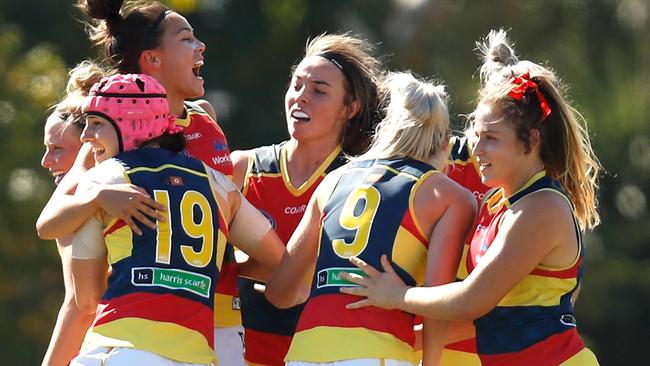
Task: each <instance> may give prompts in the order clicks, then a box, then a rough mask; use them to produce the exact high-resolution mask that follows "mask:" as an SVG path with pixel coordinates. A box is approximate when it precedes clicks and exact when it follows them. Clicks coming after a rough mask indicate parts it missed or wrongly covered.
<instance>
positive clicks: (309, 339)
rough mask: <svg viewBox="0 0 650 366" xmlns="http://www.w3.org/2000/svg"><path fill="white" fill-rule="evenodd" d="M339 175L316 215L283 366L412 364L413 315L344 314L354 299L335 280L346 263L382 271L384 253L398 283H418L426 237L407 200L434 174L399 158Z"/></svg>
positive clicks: (358, 164) (360, 164) (349, 268)
mask: <svg viewBox="0 0 650 366" xmlns="http://www.w3.org/2000/svg"><path fill="white" fill-rule="evenodd" d="M341 169H343V171H342V172H341V173H342V174H341V175H340V177H339V180H338V182H336V183H335V186H334V188H333V191H332V192H331V195H330V196H329V198H328V200H327V203H325V206H324V209H323V213H322V219H321V225H320V226H321V227H320V248H319V252H318V258H317V260H316V268H315V272H314V276H313V281H312V285H311V286H312V287H311V294H310V297H309V300H308V301H307V303H306V305H305V308H304V310H303V313H302V315H301V316H300V320H299V321H298V326H297V328H296V334H295V335H294V338H293V342H292V344H291V348H290V349H289V353H288V354H287V358H286V360H287V361H307V362H333V361H337V360H345V359H367V358H374V359H395V360H403V361H406V362H411V363H414V364H416V363H417V360H416V358H415V353H414V350H413V344H414V340H415V336H414V332H413V322H414V318H413V315H412V314H408V313H406V312H403V311H400V310H385V309H380V308H376V307H368V308H363V309H356V310H348V309H346V308H345V305H346V304H349V303H352V302H354V301H357V300H358V297H355V296H352V295H346V294H341V293H340V292H339V289H340V287H342V286H352V285H353V284H352V283H350V282H347V281H346V280H344V279H342V278H341V275H340V274H341V272H344V271H345V272H354V273H359V270H358V269H357V268H356V267H354V266H353V265H352V264H351V263H350V262H349V261H348V258H349V257H350V256H358V257H359V258H361V259H362V260H364V261H366V262H367V263H368V264H370V265H372V266H375V267H381V265H380V258H381V256H382V255H383V254H387V255H388V259H389V260H390V261H391V263H392V264H393V266H394V268H395V269H396V272H397V273H398V275H399V276H400V277H401V278H402V280H404V282H406V283H407V284H408V285H411V286H415V285H419V284H422V282H423V280H424V271H425V268H426V260H427V249H428V245H429V238H427V237H426V235H425V234H424V233H423V232H422V229H421V228H420V226H419V224H418V220H417V218H416V217H415V213H414V208H413V200H414V196H415V192H416V189H417V187H418V185H419V184H420V183H421V182H422V181H424V180H425V179H426V177H427V176H429V175H431V174H434V173H437V171H436V170H434V169H433V168H432V167H431V166H429V165H427V164H425V163H422V162H419V161H416V160H412V159H405V158H399V159H390V160H388V159H387V160H361V161H353V162H352V163H350V164H348V165H346V166H344V167H343V168H341ZM332 174H338V172H336V171H335V172H333V173H332Z"/></svg>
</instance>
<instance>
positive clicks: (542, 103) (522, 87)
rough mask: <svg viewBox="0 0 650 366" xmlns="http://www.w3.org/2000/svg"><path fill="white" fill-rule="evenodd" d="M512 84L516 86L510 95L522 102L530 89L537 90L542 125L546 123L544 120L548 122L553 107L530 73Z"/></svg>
mask: <svg viewBox="0 0 650 366" xmlns="http://www.w3.org/2000/svg"><path fill="white" fill-rule="evenodd" d="M512 84H515V86H514V87H513V88H512V90H510V92H509V93H508V95H509V96H511V97H512V98H513V99H515V100H521V98H523V96H524V94H525V93H526V91H528V89H533V90H535V93H536V94H537V100H539V107H540V108H541V109H542V119H541V121H540V123H542V122H544V120H546V118H547V117H548V116H549V115H550V114H551V107H550V106H549V105H548V102H547V101H546V98H544V95H543V94H542V92H541V91H540V90H539V86H538V85H537V83H535V82H534V81H532V80H531V79H530V73H528V72H527V73H525V74H523V75H521V76H519V77H516V78H514V79H513V80H512Z"/></svg>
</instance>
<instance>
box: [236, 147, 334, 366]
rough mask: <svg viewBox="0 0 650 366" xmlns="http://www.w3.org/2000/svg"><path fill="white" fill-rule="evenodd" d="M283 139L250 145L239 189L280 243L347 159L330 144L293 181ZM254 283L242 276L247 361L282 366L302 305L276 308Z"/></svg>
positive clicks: (240, 283) (240, 280)
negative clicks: (309, 170)
mask: <svg viewBox="0 0 650 366" xmlns="http://www.w3.org/2000/svg"><path fill="white" fill-rule="evenodd" d="M284 144H285V143H281V144H279V145H271V146H264V147H260V148H257V149H254V150H253V151H252V155H251V157H250V158H249V161H248V168H247V173H246V177H245V180H244V187H243V194H244V196H245V197H246V198H247V199H248V201H249V202H250V203H251V204H252V205H253V206H255V207H257V209H258V210H260V211H261V212H262V213H263V214H264V216H266V217H267V218H268V220H269V221H270V222H271V225H272V226H273V229H274V230H275V231H276V232H277V233H278V235H279V237H280V239H282V241H283V242H284V243H286V242H287V241H289V238H290V237H291V234H293V232H294V230H295V229H296V227H297V226H298V223H299V222H300V219H302V216H303V214H304V212H305V208H306V207H307V203H309V199H310V197H311V195H312V194H313V193H314V190H315V189H316V187H317V186H318V185H319V184H320V182H321V181H322V180H323V177H325V175H326V174H327V173H329V172H330V171H332V170H334V169H336V168H338V167H340V166H341V165H343V164H344V163H345V162H347V160H346V159H345V157H344V156H343V154H342V153H341V148H340V147H337V148H336V149H334V150H333V151H332V152H331V153H330V154H329V156H328V157H327V158H326V159H325V160H324V161H323V162H322V163H321V165H320V166H319V167H318V168H317V169H316V170H315V171H314V173H313V174H312V175H311V177H309V179H307V180H306V181H305V183H304V184H302V185H301V186H300V187H297V188H296V187H294V186H293V185H292V184H291V181H290V180H289V173H288V171H287V157H286V150H285V149H284V148H283V146H284ZM255 283H258V282H257V281H254V280H252V279H248V278H240V279H239V291H240V296H241V299H242V321H243V325H244V329H245V330H246V332H245V337H246V338H245V340H246V342H245V343H246V354H245V358H246V361H248V362H249V363H251V364H255V365H269V366H276V365H277V366H282V365H284V357H285V355H286V353H287V350H288V349H289V345H290V344H291V338H292V336H293V333H294V331H295V329H296V323H297V322H298V317H299V316H300V313H301V312H302V308H303V305H297V306H294V307H292V308H289V309H278V308H276V307H275V306H273V305H272V304H271V303H269V302H268V300H266V298H265V297H264V294H262V293H260V292H259V291H256V290H254V289H253V285H254V284H255Z"/></svg>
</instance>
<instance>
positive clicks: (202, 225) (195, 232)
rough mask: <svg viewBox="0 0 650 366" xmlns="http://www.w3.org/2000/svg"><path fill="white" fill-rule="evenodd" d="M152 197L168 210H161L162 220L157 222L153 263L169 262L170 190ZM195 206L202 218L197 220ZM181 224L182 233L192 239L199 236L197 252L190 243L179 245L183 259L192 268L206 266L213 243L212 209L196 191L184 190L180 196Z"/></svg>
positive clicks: (170, 240)
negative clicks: (199, 245) (154, 259)
mask: <svg viewBox="0 0 650 366" xmlns="http://www.w3.org/2000/svg"><path fill="white" fill-rule="evenodd" d="M154 199H155V200H156V201H158V202H159V203H160V204H162V205H163V206H165V207H167V211H165V212H163V214H164V215H166V217H165V221H158V233H157V236H156V262H158V263H165V264H169V263H170V262H171V253H172V239H171V238H172V223H171V221H172V217H171V210H170V205H169V192H167V191H163V190H155V191H154ZM195 206H198V208H199V210H200V211H201V221H200V222H198V223H197V222H196V221H195V219H196V218H195V217H194V207H195ZM180 211H181V217H180V219H181V226H182V227H183V230H184V231H185V234H186V235H188V236H189V237H191V238H195V239H198V238H200V239H202V240H201V241H202V244H201V249H200V250H199V251H198V252H197V251H195V250H194V248H193V247H192V246H191V245H181V253H182V254H183V258H184V259H185V261H186V262H187V263H188V264H190V265H192V266H194V267H205V266H207V265H208V264H209V263H210V260H211V259H212V254H213V249H214V244H213V236H214V228H213V227H212V220H213V217H212V208H211V207H210V203H209V201H208V199H207V198H205V196H204V195H202V194H201V193H199V192H197V191H187V192H185V194H184V195H183V198H182V199H181V204H180Z"/></svg>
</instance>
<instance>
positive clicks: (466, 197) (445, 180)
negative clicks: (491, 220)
mask: <svg viewBox="0 0 650 366" xmlns="http://www.w3.org/2000/svg"><path fill="white" fill-rule="evenodd" d="M416 194H417V195H418V196H416V199H418V198H421V197H422V198H425V199H426V197H428V199H429V200H434V201H435V202H436V203H440V204H443V206H447V205H449V204H452V203H453V204H454V205H457V206H459V207H462V208H463V209H469V210H472V211H474V210H476V199H475V198H474V196H473V195H472V192H470V191H469V190H467V189H466V188H464V187H462V186H461V185H460V184H458V183H456V182H454V181H453V180H451V179H450V178H449V177H447V176H446V175H445V174H432V175H430V176H429V177H427V178H426V179H425V180H424V181H423V182H422V184H421V187H420V188H419V189H418V192H417V193H416ZM425 195H426V197H423V196H425Z"/></svg>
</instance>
